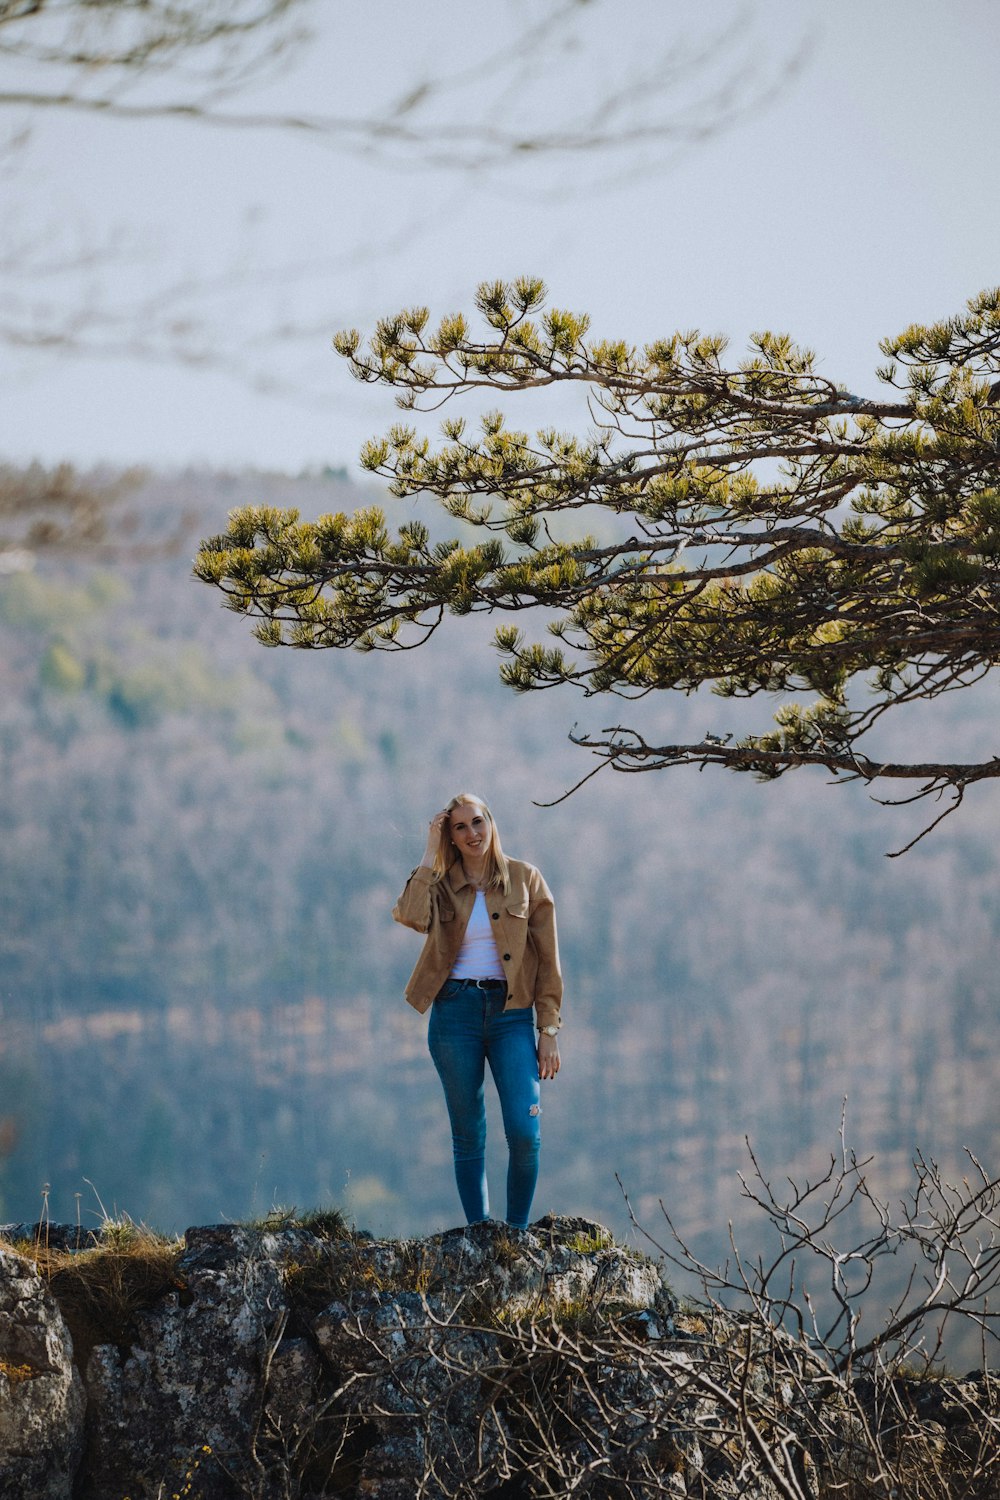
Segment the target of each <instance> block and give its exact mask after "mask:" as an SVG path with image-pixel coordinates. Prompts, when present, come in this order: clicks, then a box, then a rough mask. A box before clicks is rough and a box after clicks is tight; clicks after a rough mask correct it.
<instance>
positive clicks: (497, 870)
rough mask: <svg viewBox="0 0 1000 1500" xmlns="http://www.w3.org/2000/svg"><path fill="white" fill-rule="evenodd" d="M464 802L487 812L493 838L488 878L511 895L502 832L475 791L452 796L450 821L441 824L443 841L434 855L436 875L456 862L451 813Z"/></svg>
mask: <svg viewBox="0 0 1000 1500" xmlns="http://www.w3.org/2000/svg"><path fill="white" fill-rule="evenodd" d="M463 802H468V803H470V804H471V806H473V807H478V808H480V809H481V810H482V812H483V813H484V814H485V817H486V821H487V822H488V823H489V825H490V829H491V831H492V838H491V839H490V848H489V853H488V854H487V856H486V879H487V883H488V884H489V885H491V886H492V885H496V886H499V887H500V889H501V890H502V891H503V893H504V895H505V896H509V895H510V869H509V867H508V864H507V856H506V854H504V852H503V849H502V848H501V845H500V832H499V830H498V828H497V825H496V822H495V821H494V818H493V814H492V813H491V812H490V810H489V808H488V807H487V805H486V803H485V802H484V801H483V799H482V797H477V796H476V794H475V792H459V794H458V796H457V797H452V799H451V801H450V802H449V803H448V805H447V807H446V808H445V812H446V813H447V814H448V816H449V821H448V822H447V823H443V824H442V826H441V842H440V843H439V844H438V848H437V853H436V854H435V855H434V873H435V875H444V874H445V873H446V872H447V871H448V870H450V869H451V867H452V865H453V864H454V863H455V846H454V844H453V843H452V841H451V823H450V819H451V813H452V812H453V810H454V809H455V808H456V807H460V806H461V805H462V803H463Z"/></svg>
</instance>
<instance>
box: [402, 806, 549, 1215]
mask: <svg viewBox="0 0 1000 1500" xmlns="http://www.w3.org/2000/svg"><path fill="white" fill-rule="evenodd" d="M392 914H393V917H394V918H395V919H396V921H397V922H401V923H402V924H403V926H404V927H412V928H413V929H414V931H416V932H421V933H424V934H426V936H425V939H424V947H423V952H422V953H421V955H420V957H419V959H418V960H417V966H416V968H415V969H414V971H413V973H412V974H411V976H410V980H409V983H408V984H407V986H406V998H407V1000H408V1001H409V1003H410V1004H411V1005H412V1006H413V1007H414V1009H416V1010H419V1011H421V1012H423V1011H427V1010H429V1011H430V1012H431V1016H430V1025H429V1028H428V1042H429V1045H430V1052H431V1057H432V1058H433V1059H434V1066H435V1067H436V1068H437V1071H438V1075H439V1077H440V1079H441V1083H442V1085H443V1087H444V1096H445V1102H446V1103H447V1106H448V1115H449V1118H450V1120H451V1137H452V1149H453V1153H454V1162H455V1180H456V1182H457V1184H458V1194H459V1197H460V1199H461V1201H462V1208H463V1210H464V1211H465V1217H466V1220H467V1221H468V1223H470V1224H473V1223H477V1222H478V1221H479V1220H481V1219H487V1218H489V1194H488V1190H487V1184H486V1104H485V1095H484V1080H485V1076H486V1064H487V1063H489V1065H490V1071H491V1072H492V1074H493V1081H494V1083H495V1084H496V1087H497V1093H498V1094H499V1096H500V1107H501V1110H502V1111H503V1123H504V1131H505V1133H506V1136H507V1146H508V1150H509V1153H510V1158H509V1165H508V1168H507V1222H508V1224H511V1225H513V1226H514V1227H515V1228H517V1229H524V1228H526V1227H527V1224H528V1219H529V1217H530V1213H531V1200H532V1198H533V1196H534V1192H535V1183H536V1181H537V1178H538V1151H539V1143H540V1139H541V1137H540V1130H539V1123H540V1122H539V1116H540V1114H541V1104H540V1103H539V1092H540V1089H539V1085H540V1080H541V1079H543V1078H546V1079H551V1078H555V1076H556V1074H557V1073H558V1072H559V1041H558V1035H559V1026H560V1006H561V1002H562V975H561V973H560V969H559V949H558V944H557V941H556V914H555V906H554V905H553V901H552V896H551V894H550V892H549V888H548V886H547V885H546V884H545V881H544V880H543V879H542V877H541V875H540V874H539V873H538V871H537V870H536V869H535V868H534V866H533V865H528V864H525V863H523V861H521V860H518V859H508V858H507V856H506V855H505V854H504V852H503V849H502V848H501V845H500V835H499V833H498V832H497V827H496V824H495V823H494V821H493V816H492V814H491V813H490V810H489V808H488V807H487V806H486V803H485V802H484V801H483V799H482V798H481V797H477V796H475V795H474V794H473V793H472V792H461V793H460V794H459V795H458V796H457V797H453V798H452V800H451V801H450V802H449V803H448V806H447V807H446V808H444V810H443V811H442V812H439V813H436V814H435V815H434V817H433V818H432V819H431V821H430V825H429V828H428V833H427V848H426V850H425V852H424V857H423V859H422V860H421V862H420V864H419V865H418V867H417V868H416V869H415V870H414V871H413V874H412V875H411V876H410V878H409V880H408V881H407V882H406V889H405V890H404V891H403V894H402V895H401V896H400V898H399V900H398V901H397V903H396V905H395V907H394V909H393V913H392ZM536 1026H537V1029H538V1038H537V1041H536V1039H535V1028H536Z"/></svg>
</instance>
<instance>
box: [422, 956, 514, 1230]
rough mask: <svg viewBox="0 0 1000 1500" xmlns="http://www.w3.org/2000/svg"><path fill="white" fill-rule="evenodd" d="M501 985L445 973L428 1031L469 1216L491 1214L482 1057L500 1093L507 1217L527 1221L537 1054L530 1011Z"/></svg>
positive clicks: (474, 1219) (511, 1220)
mask: <svg viewBox="0 0 1000 1500" xmlns="http://www.w3.org/2000/svg"><path fill="white" fill-rule="evenodd" d="M505 1000H506V990H505V989H504V987H503V986H502V985H498V986H495V987H492V988H490V989H478V988H476V986H475V985H474V984H471V983H467V982H463V981H461V980H455V979H449V980H448V981H447V983H446V984H445V985H444V987H443V988H442V989H441V990H440V991H439V992H438V995H437V997H436V998H435V1001H434V1004H433V1006H432V1008H431V1019H430V1026H429V1029H428V1033H427V1039H428V1042H429V1045H430V1049H431V1057H432V1058H433V1059H434V1066H435V1067H436V1068H437V1070H438V1076H439V1077H440V1079H441V1083H442V1084H443V1086H444V1097H445V1101H446V1103H447V1105H448V1116H449V1118H450V1120H451V1140H452V1149H453V1151H454V1157H455V1181H456V1182H457V1184H458V1195H459V1197H460V1198H461V1200H462V1208H463V1209H464V1210H465V1217H466V1220H467V1221H468V1223H470V1224H475V1223H478V1221H479V1220H480V1219H486V1218H488V1217H489V1212H490V1203H489V1192H488V1190H487V1186H486V1099H485V1093H484V1089H483V1080H484V1078H485V1072H486V1063H487V1062H488V1063H489V1065H490V1071H491V1073H492V1074H493V1081H494V1083H495V1084H496V1086H497V1093H498V1094H499V1096H500V1108H501V1110H502V1111H503V1126H504V1131H505V1133H506V1136H507V1147H508V1150H509V1152H510V1159H509V1164H508V1167H507V1222H508V1224H512V1225H514V1226H515V1228H517V1229H525V1228H527V1224H528V1217H529V1215H530V1213H531V1200H532V1198H533V1197H534V1193H535V1183H536V1181H537V1180H538V1150H539V1145H540V1142H541V1132H540V1129H539V1118H538V1117H539V1115H540V1114H541V1105H540V1104H539V1082H538V1054H537V1051H536V1048H535V1022H534V1011H533V1010H532V1009H531V1008H530V1007H528V1008H527V1009H524V1010H508V1011H505V1010H504V1008H503V1007H504V1002H505Z"/></svg>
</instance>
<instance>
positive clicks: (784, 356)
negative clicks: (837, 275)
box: [196, 278, 1000, 826]
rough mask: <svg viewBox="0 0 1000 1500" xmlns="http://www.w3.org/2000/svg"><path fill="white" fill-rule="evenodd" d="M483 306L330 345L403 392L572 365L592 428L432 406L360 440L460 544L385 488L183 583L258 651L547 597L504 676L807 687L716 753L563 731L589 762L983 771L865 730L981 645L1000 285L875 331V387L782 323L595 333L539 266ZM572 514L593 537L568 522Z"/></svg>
mask: <svg viewBox="0 0 1000 1500" xmlns="http://www.w3.org/2000/svg"><path fill="white" fill-rule="evenodd" d="M476 306H477V309H478V312H479V314H480V317H481V319H482V320H483V322H484V324H485V328H484V329H483V330H482V331H481V332H480V333H478V334H475V333H473V331H472V330H471V329H470V325H469V322H468V320H467V319H466V318H465V317H464V316H463V315H461V314H455V315H452V316H449V317H445V318H444V319H442V321H441V322H440V324H439V325H438V326H437V328H433V329H432V328H431V327H430V319H429V314H428V311H427V309H426V308H414V309H411V310H409V311H405V312H402V313H400V314H399V315H398V316H396V317H392V318H387V319H384V320H383V321H382V322H380V323H379V324H378V325H377V328H376V330H375V333H374V335H373V337H372V338H371V339H370V341H369V342H368V343H367V345H365V344H364V343H363V341H362V338H361V335H360V334H359V333H358V332H357V331H356V330H354V331H350V332H345V333H342V334H339V335H338V336H337V338H336V339H335V346H336V348H337V350H338V352H339V353H340V354H341V355H343V356H344V357H345V358H346V359H347V360H348V361H349V363H350V366H351V369H352V371H353V373H354V374H355V375H356V376H357V377H358V378H359V379H360V380H363V381H366V382H376V383H380V384H384V385H387V386H389V387H391V388H392V389H393V390H394V391H395V392H396V394H397V402H398V404H399V405H400V406H401V407H403V408H404V409H406V410H413V411H421V410H428V409H430V410H437V409H439V408H440V407H441V406H442V405H445V406H448V405H450V403H452V402H454V401H456V400H457V399H458V398H461V397H472V398H473V399H475V398H476V397H477V396H481V395H482V394H483V393H485V395H486V397H487V399H488V400H489V401H491V402H492V401H493V400H495V399H497V397H498V396H508V395H518V396H521V397H523V395H524V393H527V392H531V391H535V390H541V389H543V388H546V387H552V386H559V385H564V386H572V387H574V388H576V389H578V390H579V393H580V396H581V398H584V399H585V400H586V402H587V405H588V408H589V414H590V425H589V428H588V430H587V431H586V432H584V433H582V434H580V435H574V434H567V433H564V432H560V431H556V430H554V429H543V430H540V431H538V432H536V434H535V435H534V437H533V438H532V437H530V436H529V435H528V433H527V432H524V431H521V430H519V429H518V428H516V427H514V426H512V425H510V424H508V422H507V420H506V418H505V417H504V415H503V414H502V413H501V412H500V411H499V410H489V411H487V412H486V413H485V415H483V416H482V418H481V420H480V422H479V425H478V427H476V428H473V427H470V425H469V421H468V419H466V418H463V417H461V416H452V415H450V414H449V415H447V416H446V418H445V420H444V421H443V423H442V425H441V441H440V443H438V444H437V445H434V444H432V442H431V441H430V439H429V438H428V437H427V436H425V435H421V434H420V433H419V431H418V429H417V427H416V426H415V425H413V424H411V423H408V422H401V423H398V424H396V425H394V426H393V427H392V428H391V429H390V431H389V432H388V434H387V435H386V436H385V437H384V438H381V439H378V440H376V441H372V442H370V443H369V444H367V445H366V447H365V449H364V451H363V454H362V463H363V465H364V467H365V468H366V469H368V470H369V471H370V472H371V473H373V474H375V475H378V476H380V477H381V478H383V479H385V480H386V481H388V484H389V488H390V490H391V492H392V494H394V495H397V496H400V497H410V496H415V495H419V494H423V495H429V496H432V497H434V498H435V499H436V500H437V502H439V504H440V505H441V506H442V507H443V508H444V509H445V511H447V512H448V514H449V515H451V516H452V517H454V518H456V519H457V520H459V521H461V522H463V523H465V525H464V528H463V530H464V533H465V535H466V538H467V540H466V541H462V540H459V539H457V538H456V539H452V540H449V541H446V542H440V543H432V541H431V539H430V536H429V533H428V528H427V527H426V526H425V525H424V524H423V523H421V522H419V521H410V522H408V523H405V524H403V525H401V526H400V527H399V528H398V530H397V532H396V533H395V534H394V535H393V534H391V533H390V531H389V529H388V528H387V525H386V521H385V515H384V513H383V511H382V510H381V509H378V508H371V509H368V510H362V511H359V512H357V513H356V514H354V515H351V516H347V515H336V516H323V517H320V518H319V519H318V520H317V521H315V522H311V523H307V522H303V521H302V520H300V518H299V516H298V514H297V513H296V512H292V511H279V510H274V509H262V508H254V507H247V508H244V509H241V510H238V511H235V512H234V513H233V514H232V516H231V517H230V522H229V529H228V531H227V532H226V534H225V535H224V536H221V537H216V538H214V539H212V540H210V541H207V542H206V543H204V545H203V547H202V549H201V552H200V554H199V557H198V560H197V565H196V573H197V576H198V577H199V578H201V579H203V580H204V581H206V582H209V583H212V584H214V585H215V586H217V587H219V588H220V589H222V590H223V591H224V592H225V594H226V596H227V603H228V605H229V606H230V607H231V608H233V609H236V610H238V611H240V612H242V613H244V614H247V615H248V616H251V617H253V618H254V619H255V620H256V621H257V622H258V623H257V625H256V630H257V634H258V636H259V638H260V639H261V640H262V641H263V642H264V643H265V644H267V645H291V646H297V647H306V648H313V647H325V646H335V647H346V646H355V647H359V648H361V649H362V650H372V649H376V650H391V649H400V648H402V647H404V646H412V645H413V644H415V643H417V642H419V641H421V640H423V639H426V638H427V637H428V636H429V635H430V634H431V633H432V632H433V631H434V630H435V629H436V628H437V626H438V625H439V624H440V622H441V620H442V618H443V617H444V615H445V614H446V613H448V612H450V613H452V614H458V615H464V614H471V613H482V612H485V613H489V614H493V615H497V616H500V615H503V614H507V613H515V614H521V613H525V612H527V611H530V610H531V609H534V608H538V607H541V608H544V609H546V610H548V611H553V610H555V611H558V612H559V613H558V618H557V619H556V620H555V621H554V622H553V623H551V624H550V625H549V626H548V630H549V631H550V633H551V635H552V637H553V638H554V639H553V640H552V641H551V642H549V643H547V644H539V643H533V642H531V641H528V640H526V639H525V638H524V636H523V634H522V632H521V631H520V630H519V629H517V628H516V627H515V626H511V625H507V624H504V625H501V627H500V628H499V629H498V630H497V633H496V641H497V645H498V647H499V648H500V651H501V653H502V655H503V664H502V668H501V671H502V675H503V678H504V680H505V681H506V682H507V683H508V684H509V685H510V686H511V687H513V688H515V689H517V690H518V691H530V690H532V689H536V688H542V687H548V686H551V685H554V684H561V683H572V684H575V685H577V686H578V687H581V688H583V689H584V691H585V692H587V693H614V694H623V695H625V696H630V695H641V694H645V693H649V692H652V691H654V690H660V689H675V690H680V691H682V692H690V691H692V690H694V689H696V688H698V687H701V686H703V685H709V686H711V687H712V688H713V689H714V690H715V691H716V692H718V693H720V694H722V695H728V696H732V697H754V696H755V695H757V694H761V693H778V694H781V695H790V694H807V695H809V696H808V701H806V702H804V703H799V702H796V701H792V700H790V699H789V698H788V697H787V696H785V697H784V698H783V701H782V703H781V705H780V707H779V709H778V711H777V713H776V714H775V716H774V724H773V727H772V728H770V729H766V730H764V731H763V732H761V733H758V734H753V735H748V736H746V737H745V738H741V739H739V740H736V741H735V742H732V743H729V742H721V741H722V737H721V736H720V737H715V736H712V737H708V738H706V740H704V741H703V742H701V743H698V744H688V745H653V744H649V743H647V742H646V740H645V739H644V738H643V737H642V736H641V735H640V734H638V733H636V732H634V731H628V730H623V731H618V732H616V733H615V734H614V735H613V736H611V737H609V738H607V739H604V740H601V739H595V738H587V737H581V739H580V742H581V743H583V744H585V745H587V746H589V748H590V749H591V750H593V751H594V752H596V754H597V755H598V757H599V761H600V762H601V763H602V764H605V763H610V764H612V765H614V766H616V767H617V768H619V769H628V770H640V769H642V770H645V769H659V768H662V767H666V766H671V765H675V764H679V763H686V764H692V763H693V764H698V765H707V764H721V765H725V766H729V767H730V768H732V769H735V770H740V771H752V772H755V773H757V774H758V775H759V776H762V777H766V778H774V777H777V776H781V775H783V774H784V773H785V772H787V771H789V770H791V769H793V768H795V767H798V766H802V765H820V766H824V767H826V768H828V769H829V770H831V771H835V772H838V773H844V774H846V775H847V776H851V777H860V778H863V779H864V780H865V781H869V782H876V781H880V780H882V779H889V780H892V779H903V780H907V781H910V782H915V783H916V784H917V785H916V789H915V794H914V795H915V796H917V797H921V796H929V795H932V794H936V793H939V792H941V791H942V790H945V791H950V792H951V793H952V794H953V798H952V801H950V802H949V804H948V808H949V809H950V808H951V807H952V806H954V805H956V804H957V802H958V801H960V800H961V798H962V795H963V792H964V790H965V788H966V787H967V786H968V785H970V784H971V783H973V782H976V781H979V780H982V779H984V778H989V777H995V776H998V775H1000V758H996V757H991V758H990V759H988V760H983V761H979V762H974V763H971V764H964V763H961V764H960V763H938V762H924V763H922V762H916V761H914V762H912V763H911V762H896V761H892V762H886V761H884V760H880V759H879V758H878V756H877V754H876V753H875V752H874V751H872V753H869V750H868V744H870V743H871V741H868V742H867V743H866V739H865V737H866V736H868V735H870V733H871V731H872V730H873V729H874V728H875V726H876V725H877V724H878V723H879V721H880V720H881V719H882V718H883V716H884V715H885V714H886V713H888V711H889V710H890V709H893V708H897V707H898V706H900V705H902V704H905V703H912V702H914V701H918V700H921V701H927V700H931V699H934V698H936V697H938V696H939V695H940V694H942V693H945V692H948V691H951V690H953V689H956V688H960V687H965V686H968V685H969V684H971V683H973V682H975V681H977V680H978V679H980V678H981V677H983V676H984V675H985V674H986V673H987V672H988V671H989V670H990V668H991V667H992V666H993V665H994V663H995V662H996V660H997V657H998V654H1000V289H995V290H992V291H987V292H984V293H982V294H981V295H980V296H978V297H975V298H973V299H971V300H970V301H969V303H968V305H967V310H966V312H965V313H964V314H963V315H961V316H958V317H954V318H950V319H948V320H946V321H944V322H940V323H935V324H931V325H929V326H917V325H914V326H913V327H911V328H908V329H907V330H906V331H905V332H904V333H902V334H901V335H899V336H898V337H896V338H891V339H887V340H885V341H884V342H883V343H882V344H881V346H880V347H881V349H882V352H883V354H884V355H885V357H886V363H885V364H884V365H883V367H882V368H881V369H879V371H878V377H879V380H880V382H881V385H882V387H883V391H884V394H883V395H882V396H880V397H876V398H864V397H860V396H857V395H854V394H852V393H851V392H850V391H848V390H847V389H846V388H845V387H844V386H842V385H838V384H836V383H834V382H833V381H832V380H829V379H827V378H826V377H824V376H822V375H820V374H819V373H817V368H816V358H815V356H814V354H813V353H812V352H811V351H809V350H808V349H802V348H799V347H797V346H796V344H795V343H794V342H793V341H792V339H791V338H789V337H788V336H787V335H783V334H781V335H779V334H773V333H760V334H757V335H755V336H754V337H753V339H752V341H751V348H750V351H749V353H748V355H747V357H746V358H744V359H742V360H739V361H737V362H732V361H728V360H727V357H726V356H727V345H726V341H725V340H724V339H723V338H721V337H716V336H706V335H703V334H701V333H698V332H687V333H675V334H674V335H672V336H671V337H669V338H662V339H657V340H655V341H653V342H651V343H649V344H647V345H646V346H645V347H644V348H641V349H639V348H635V347H632V346H631V345H629V344H628V343H626V342H624V341H621V340H619V341H609V340H596V339H592V338H591V337H590V333H589V320H588V319H587V317H586V316H584V315H581V314H576V313H571V312H566V311H563V310H560V309H558V308H555V307H552V306H551V305H550V304H549V303H548V300H547V293H546V289H545V287H544V285H543V283H542V282H541V281H538V280H533V279H527V278H526V279H522V280H518V281H515V282H512V283H504V282H495V283H487V284H484V285H482V286H480V288H479V291H478V295H477V298H476ZM574 513H578V515H577V516H576V523H577V525H578V526H580V527H581V528H586V527H587V526H588V524H589V526H590V528H591V531H583V533H582V534H578V535H572V536H567V530H570V531H573V530H574V529H575V527H574V525H573V520H574ZM567 517H568V518H569V525H568V526H567ZM595 518H599V520H597V519H595ZM594 529H598V530H599V532H600V536H599V538H598V537H597V536H595V535H594V534H592V531H593V530H594ZM477 538H478V539H477ZM866 686H867V692H866V691H865V687H866ZM932 826H933V825H932Z"/></svg>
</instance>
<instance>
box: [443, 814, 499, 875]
mask: <svg viewBox="0 0 1000 1500" xmlns="http://www.w3.org/2000/svg"><path fill="white" fill-rule="evenodd" d="M448 830H449V833H450V834H451V841H452V843H453V844H454V845H455V848H456V849H457V850H458V852H459V854H460V855H461V856H462V863H463V864H464V865H466V866H468V867H471V868H476V867H477V866H479V865H480V864H481V863H482V861H483V860H484V859H485V858H486V855H487V854H488V853H489V848H490V844H491V843H492V842H493V825H492V823H491V822H490V820H489V817H488V816H487V814H486V812H485V811H484V809H483V808H481V807H480V806H478V804H477V803H475V802H460V803H459V804H458V806H457V807H453V808H452V810H451V814H450V816H449V820H448Z"/></svg>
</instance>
